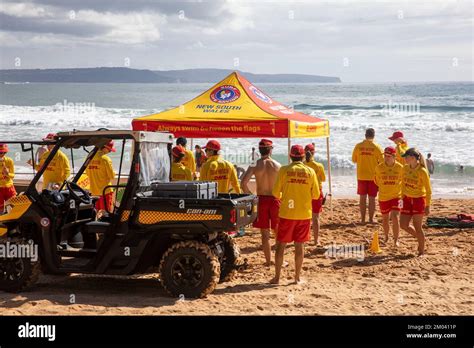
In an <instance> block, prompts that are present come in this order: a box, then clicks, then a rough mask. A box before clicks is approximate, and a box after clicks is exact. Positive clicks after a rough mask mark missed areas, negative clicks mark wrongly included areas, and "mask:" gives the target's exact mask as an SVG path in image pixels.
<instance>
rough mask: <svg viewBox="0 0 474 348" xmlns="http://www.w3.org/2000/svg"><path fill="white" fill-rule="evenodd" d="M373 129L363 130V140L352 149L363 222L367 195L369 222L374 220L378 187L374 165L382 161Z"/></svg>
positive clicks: (363, 220)
mask: <svg viewBox="0 0 474 348" xmlns="http://www.w3.org/2000/svg"><path fill="white" fill-rule="evenodd" d="M374 138H375V130H374V129H373V128H368V129H367V130H366V131H365V140H364V141H362V142H361V143H358V144H357V145H356V146H355V147H354V150H353V151H352V162H354V163H356V164H357V194H358V195H359V209H360V220H361V222H362V223H365V215H366V211H367V196H369V222H370V223H373V222H374V215H375V197H377V192H378V188H377V185H375V182H374V178H375V167H376V166H377V165H378V164H379V163H381V162H382V161H383V155H382V148H381V147H380V145H378V144H376V143H375V142H374Z"/></svg>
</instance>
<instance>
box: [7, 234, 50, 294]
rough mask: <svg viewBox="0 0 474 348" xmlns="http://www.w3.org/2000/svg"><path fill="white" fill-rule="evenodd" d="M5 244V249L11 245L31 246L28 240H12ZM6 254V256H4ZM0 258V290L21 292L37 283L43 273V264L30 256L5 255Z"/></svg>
mask: <svg viewBox="0 0 474 348" xmlns="http://www.w3.org/2000/svg"><path fill="white" fill-rule="evenodd" d="M0 243H1V244H5V245H4V250H6V249H7V248H8V247H11V246H13V245H14V246H15V247H18V246H25V247H27V246H29V244H28V243H26V241H15V240H13V241H10V243H9V245H7V244H6V241H5V242H0ZM3 256H5V257H3ZM3 256H2V257H1V258H0V290H3V291H7V292H19V291H22V290H25V289H27V288H29V287H30V286H32V285H33V284H35V283H36V281H37V280H38V278H39V275H40V273H41V264H40V262H39V261H38V260H37V261H34V262H33V261H32V259H31V258H29V257H21V258H20V257H17V258H13V257H12V258H10V257H6V255H3Z"/></svg>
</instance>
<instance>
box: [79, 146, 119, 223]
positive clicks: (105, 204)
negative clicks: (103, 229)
mask: <svg viewBox="0 0 474 348" xmlns="http://www.w3.org/2000/svg"><path fill="white" fill-rule="evenodd" d="M115 151H116V149H115V147H114V142H113V140H110V141H109V142H108V143H107V144H105V145H104V146H103V147H102V148H101V149H100V150H99V151H97V153H96V154H95V155H94V157H93V158H92V159H91V161H90V162H89V164H88V166H87V168H86V174H87V176H88V177H89V182H90V192H91V194H92V195H93V196H98V197H99V199H98V200H97V201H96V203H95V208H96V210H97V212H98V214H99V213H100V214H103V211H104V210H105V211H107V212H111V211H112V208H113V199H114V190H113V189H112V188H111V187H109V188H108V189H107V190H106V192H105V194H104V189H105V188H106V187H107V186H110V185H112V181H113V180H114V179H115V172H114V169H113V166H112V160H111V159H110V157H109V156H108V154H109V153H110V152H115ZM100 214H99V215H100Z"/></svg>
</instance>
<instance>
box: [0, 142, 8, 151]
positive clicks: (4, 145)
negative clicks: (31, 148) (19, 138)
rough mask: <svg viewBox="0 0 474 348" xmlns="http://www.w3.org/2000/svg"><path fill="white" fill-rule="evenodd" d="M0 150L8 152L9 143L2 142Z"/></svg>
mask: <svg viewBox="0 0 474 348" xmlns="http://www.w3.org/2000/svg"><path fill="white" fill-rule="evenodd" d="M0 152H8V145H7V144H0Z"/></svg>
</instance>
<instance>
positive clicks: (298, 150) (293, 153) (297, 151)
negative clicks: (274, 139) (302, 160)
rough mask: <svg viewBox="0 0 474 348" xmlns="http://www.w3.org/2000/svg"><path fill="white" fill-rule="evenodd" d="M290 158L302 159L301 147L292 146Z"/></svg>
mask: <svg viewBox="0 0 474 348" xmlns="http://www.w3.org/2000/svg"><path fill="white" fill-rule="evenodd" d="M290 156H291V157H304V149H303V146H301V145H293V146H292V147H291V151H290Z"/></svg>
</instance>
